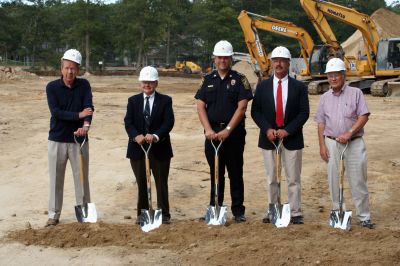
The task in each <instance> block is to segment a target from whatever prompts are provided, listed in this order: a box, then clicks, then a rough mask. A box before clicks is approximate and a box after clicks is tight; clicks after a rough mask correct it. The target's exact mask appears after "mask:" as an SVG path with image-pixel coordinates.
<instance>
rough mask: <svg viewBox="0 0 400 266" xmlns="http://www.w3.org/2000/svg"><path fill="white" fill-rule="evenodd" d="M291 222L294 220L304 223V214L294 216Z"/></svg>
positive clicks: (294, 222)
mask: <svg viewBox="0 0 400 266" xmlns="http://www.w3.org/2000/svg"><path fill="white" fill-rule="evenodd" d="M291 222H292V224H304V219H303V216H295V217H292V220H291Z"/></svg>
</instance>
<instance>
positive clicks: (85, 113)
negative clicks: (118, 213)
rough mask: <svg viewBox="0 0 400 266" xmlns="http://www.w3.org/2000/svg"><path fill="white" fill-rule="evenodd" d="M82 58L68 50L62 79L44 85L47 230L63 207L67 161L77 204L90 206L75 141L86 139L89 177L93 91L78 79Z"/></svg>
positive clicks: (84, 170) (85, 168)
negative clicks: (47, 119) (47, 124)
mask: <svg viewBox="0 0 400 266" xmlns="http://www.w3.org/2000/svg"><path fill="white" fill-rule="evenodd" d="M81 61H82V56H81V54H80V52H79V51H78V50H75V49H70V50H67V51H66V52H65V53H64V55H63V57H62V58H61V74H62V76H61V78H60V79H57V80H54V81H51V82H50V83H48V84H47V87H46V93H47V102H48V105H49V109H50V113H51V118H50V131H49V137H48V155H49V175H50V197H49V212H48V216H49V219H48V221H47V223H46V226H54V225H57V224H58V223H59V219H60V215H61V209H62V204H63V192H64V178H65V168H66V165H67V161H68V160H69V161H70V164H71V168H72V174H73V177H74V184H75V197H76V204H77V205H82V204H85V203H89V202H90V189H89V181H88V178H85V179H84V184H83V189H84V191H85V193H84V195H83V194H82V186H81V181H80V178H81V177H80V145H78V144H77V143H75V140H74V135H75V136H76V137H77V138H78V139H84V138H86V144H85V145H83V146H82V152H83V157H84V165H83V173H84V175H85V177H88V173H89V143H88V137H87V134H88V132H89V128H90V125H91V122H92V115H93V110H94V107H93V102H92V90H91V87H90V84H89V82H88V81H87V80H86V79H81V78H77V75H78V74H79V66H80V65H81Z"/></svg>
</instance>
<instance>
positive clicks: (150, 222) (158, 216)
mask: <svg viewBox="0 0 400 266" xmlns="http://www.w3.org/2000/svg"><path fill="white" fill-rule="evenodd" d="M161 224H162V211H161V210H153V211H151V210H150V211H149V210H144V209H143V210H141V214H140V227H141V228H142V231H143V232H149V231H151V230H153V229H156V228H158V227H160V225H161Z"/></svg>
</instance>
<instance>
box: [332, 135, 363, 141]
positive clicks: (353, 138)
mask: <svg viewBox="0 0 400 266" xmlns="http://www.w3.org/2000/svg"><path fill="white" fill-rule="evenodd" d="M325 137H327V138H329V139H333V140H336V137H332V136H325ZM358 138H362V136H354V137H352V138H351V139H350V141H352V140H355V139H358Z"/></svg>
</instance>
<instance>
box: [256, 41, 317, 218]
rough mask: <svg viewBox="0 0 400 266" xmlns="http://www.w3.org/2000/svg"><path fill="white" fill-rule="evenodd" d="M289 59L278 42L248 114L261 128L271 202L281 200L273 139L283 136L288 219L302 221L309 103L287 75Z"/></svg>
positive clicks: (301, 87)
mask: <svg viewBox="0 0 400 266" xmlns="http://www.w3.org/2000/svg"><path fill="white" fill-rule="evenodd" d="M290 59H291V55H290V52H289V50H288V49H287V48H286V47H282V46H278V47H276V48H275V49H274V50H273V51H272V53H271V61H272V66H273V69H274V75H273V76H271V78H269V79H268V80H264V81H263V82H261V83H260V84H259V85H258V86H257V89H256V93H255V95H254V100H253V104H252V108H251V116H252V117H253V120H254V122H255V123H256V124H257V126H258V127H259V128H260V134H259V141H258V147H260V148H261V151H262V154H263V157H264V165H265V169H266V174H267V191H268V200H269V203H270V206H271V204H275V205H277V204H280V202H279V201H280V199H279V198H280V182H279V181H277V178H276V176H277V175H276V172H277V169H276V168H277V167H275V165H276V162H275V159H276V158H277V156H275V153H276V149H275V146H274V143H275V145H276V146H277V147H278V142H279V140H282V139H283V143H282V145H281V148H280V153H281V155H282V163H283V168H284V169H285V174H286V178H287V183H288V198H289V204H290V213H291V214H290V215H291V222H292V223H293V224H303V223H304V222H303V213H302V210H301V183H300V181H301V180H300V175H301V165H302V149H303V148H304V139H303V125H304V124H305V123H306V121H307V119H308V117H309V113H310V107H309V102H308V93H307V87H306V86H305V85H304V84H303V83H302V82H300V81H297V80H295V79H293V78H291V77H289V75H288V73H289V66H290ZM272 142H274V143H272ZM271 215H272V214H271V213H270V211H268V213H267V215H266V217H265V218H264V219H263V222H264V223H270V222H271V217H270V216H271Z"/></svg>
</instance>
